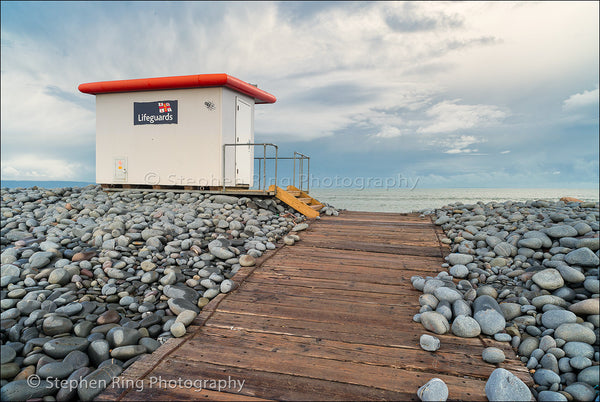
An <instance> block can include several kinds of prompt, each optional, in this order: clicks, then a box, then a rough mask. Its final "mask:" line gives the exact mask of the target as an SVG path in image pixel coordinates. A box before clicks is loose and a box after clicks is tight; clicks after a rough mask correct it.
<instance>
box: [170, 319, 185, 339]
mask: <svg viewBox="0 0 600 402" xmlns="http://www.w3.org/2000/svg"><path fill="white" fill-rule="evenodd" d="M171 334H173V336H174V337H175V338H181V337H182V336H184V335H185V325H183V323H182V322H175V323H174V324H173V325H171Z"/></svg>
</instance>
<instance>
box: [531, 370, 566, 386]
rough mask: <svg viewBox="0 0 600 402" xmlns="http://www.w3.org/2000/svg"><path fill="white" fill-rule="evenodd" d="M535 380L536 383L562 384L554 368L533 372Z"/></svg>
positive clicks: (547, 384)
mask: <svg viewBox="0 0 600 402" xmlns="http://www.w3.org/2000/svg"><path fill="white" fill-rule="evenodd" d="M533 380H534V381H535V382H536V384H539V385H542V386H546V387H550V386H551V385H552V384H560V377H559V375H558V374H556V373H555V372H554V371H552V370H547V369H539V370H536V372H535V373H533Z"/></svg>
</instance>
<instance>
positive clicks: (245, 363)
mask: <svg viewBox="0 0 600 402" xmlns="http://www.w3.org/2000/svg"><path fill="white" fill-rule="evenodd" d="M190 350H191V349H187V350H177V351H175V352H174V353H172V354H171V355H170V356H169V357H168V358H167V360H168V361H173V363H174V364H178V365H181V364H184V363H185V364H188V365H189V366H190V368H193V367H194V364H195V363H196V362H197V363H199V364H200V365H202V364H203V363H213V364H224V365H228V366H234V367H240V368H246V369H254V370H256V371H268V372H272V373H281V374H288V375H296V376H302V377H309V378H316V379H324V380H329V381H335V382H343V383H347V384H354V385H363V386H370V387H376V388H381V389H386V390H390V391H395V392H403V391H407V390H408V391H410V392H411V393H416V391H417V389H418V388H419V387H420V386H421V385H423V384H424V383H425V382H427V381H428V380H429V379H431V378H432V377H438V378H441V379H442V380H444V381H445V382H446V384H447V385H448V389H449V392H450V393H451V394H452V395H453V396H454V397H455V398H457V399H468V398H470V397H472V394H473V392H477V391H478V394H479V396H481V397H482V396H484V393H483V392H482V391H483V387H484V386H485V382H484V381H482V380H478V379H471V378H461V377H456V376H448V375H444V374H440V373H435V374H431V373H424V372H420V371H410V370H405V369H402V368H395V367H385V366H375V365H368V364H357V363H353V362H340V361H337V360H325V359H319V358H314V357H310V356H299V355H289V354H285V353H281V352H279V351H263V350H259V349H249V348H247V347H232V346H224V345H221V344H212V345H211V346H210V347H203V348H199V349H198V348H195V349H194V353H193V354H190ZM186 352H187V353H186ZM163 364H165V362H163ZM180 367H181V366H180ZM399 379H401V380H399ZM469 391H470V392H469Z"/></svg>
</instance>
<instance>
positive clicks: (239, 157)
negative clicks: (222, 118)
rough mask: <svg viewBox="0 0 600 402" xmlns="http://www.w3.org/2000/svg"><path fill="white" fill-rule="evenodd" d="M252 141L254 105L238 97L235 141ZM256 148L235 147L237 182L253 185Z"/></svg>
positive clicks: (237, 142)
mask: <svg viewBox="0 0 600 402" xmlns="http://www.w3.org/2000/svg"><path fill="white" fill-rule="evenodd" d="M251 142H252V107H251V106H250V105H249V104H247V103H246V102H244V101H243V100H241V99H240V98H237V97H236V108H235V143H236V144H250V143H251ZM253 163H254V149H253V147H251V146H247V147H244V146H236V147H235V184H236V185H249V186H252V171H253V169H252V168H253Z"/></svg>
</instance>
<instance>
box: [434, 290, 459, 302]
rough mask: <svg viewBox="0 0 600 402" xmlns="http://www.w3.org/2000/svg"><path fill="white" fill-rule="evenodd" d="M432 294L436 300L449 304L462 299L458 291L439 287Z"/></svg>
mask: <svg viewBox="0 0 600 402" xmlns="http://www.w3.org/2000/svg"><path fill="white" fill-rule="evenodd" d="M433 294H434V295H435V297H436V298H437V299H438V300H440V301H442V300H445V301H447V302H450V303H453V302H455V301H456V300H461V299H462V298H463V296H462V294H460V292H459V291H457V290H454V289H450V288H447V287H439V288H437V289H435V290H434V291H433Z"/></svg>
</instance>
